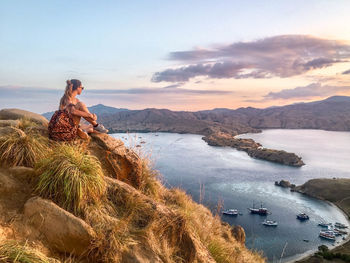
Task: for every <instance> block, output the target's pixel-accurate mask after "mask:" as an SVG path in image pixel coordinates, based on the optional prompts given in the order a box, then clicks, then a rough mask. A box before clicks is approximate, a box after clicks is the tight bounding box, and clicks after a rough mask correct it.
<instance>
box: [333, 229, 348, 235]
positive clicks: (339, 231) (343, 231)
mask: <svg viewBox="0 0 350 263" xmlns="http://www.w3.org/2000/svg"><path fill="white" fill-rule="evenodd" d="M333 230H334V232H338V233H340V234H341V235H347V234H348V232H347V231H345V230H342V229H339V228H334V229H333Z"/></svg>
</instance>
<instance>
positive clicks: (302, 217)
mask: <svg viewBox="0 0 350 263" xmlns="http://www.w3.org/2000/svg"><path fill="white" fill-rule="evenodd" d="M297 219H299V220H301V221H304V220H309V219H310V218H309V216H308V215H307V214H305V213H300V214H297Z"/></svg>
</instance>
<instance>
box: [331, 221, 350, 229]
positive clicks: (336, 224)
mask: <svg viewBox="0 0 350 263" xmlns="http://www.w3.org/2000/svg"><path fill="white" fill-rule="evenodd" d="M334 226H335V227H337V228H348V226H346V225H344V224H342V223H339V222H336V223H335V224H334Z"/></svg>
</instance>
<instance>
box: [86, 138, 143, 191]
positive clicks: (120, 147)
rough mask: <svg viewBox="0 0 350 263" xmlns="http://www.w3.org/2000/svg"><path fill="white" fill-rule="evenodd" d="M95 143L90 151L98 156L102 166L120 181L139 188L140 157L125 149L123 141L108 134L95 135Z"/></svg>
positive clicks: (91, 145)
mask: <svg viewBox="0 0 350 263" xmlns="http://www.w3.org/2000/svg"><path fill="white" fill-rule="evenodd" d="M91 137H92V138H93V142H92V143H90V146H89V150H90V151H92V152H93V154H95V155H96V156H98V158H99V160H103V161H102V166H103V167H104V168H105V169H106V170H107V172H108V174H109V175H110V176H111V177H113V178H116V179H118V180H120V181H123V182H126V183H128V184H130V185H132V186H133V187H135V188H139V186H140V183H141V182H140V179H141V173H142V163H141V159H140V157H139V156H138V155H137V154H136V153H135V152H133V151H132V150H129V149H127V148H125V146H124V143H123V142H122V141H121V140H118V139H115V138H113V137H111V136H109V135H108V134H102V133H93V134H92V135H91Z"/></svg>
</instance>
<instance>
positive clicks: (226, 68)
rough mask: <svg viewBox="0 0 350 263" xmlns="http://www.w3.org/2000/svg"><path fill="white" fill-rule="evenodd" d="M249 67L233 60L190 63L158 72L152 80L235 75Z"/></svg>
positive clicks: (180, 79) (185, 79)
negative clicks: (212, 62) (213, 62)
mask: <svg viewBox="0 0 350 263" xmlns="http://www.w3.org/2000/svg"><path fill="white" fill-rule="evenodd" d="M248 67H249V66H248V65H243V64H238V63H232V62H218V63H215V64H206V65H204V64H197V65H190V66H186V67H182V68H178V69H167V70H165V71H163V72H157V73H155V74H154V75H153V77H152V81H153V82H161V81H168V82H177V81H188V80H189V79H190V78H194V77H196V76H209V77H211V78H216V79H221V78H228V77H235V76H237V75H239V74H240V72H241V70H242V69H244V68H248Z"/></svg>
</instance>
